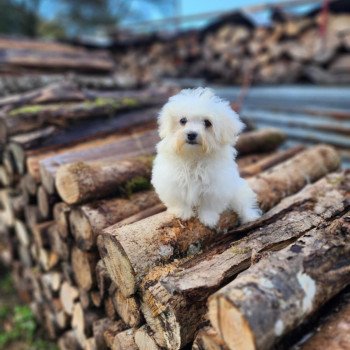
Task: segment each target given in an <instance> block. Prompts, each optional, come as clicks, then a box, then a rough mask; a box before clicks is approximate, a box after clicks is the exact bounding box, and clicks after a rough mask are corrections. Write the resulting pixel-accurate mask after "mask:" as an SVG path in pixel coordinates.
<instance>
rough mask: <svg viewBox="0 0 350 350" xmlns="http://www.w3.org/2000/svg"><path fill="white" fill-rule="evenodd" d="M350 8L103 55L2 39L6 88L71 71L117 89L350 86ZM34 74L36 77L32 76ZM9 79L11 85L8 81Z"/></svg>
mask: <svg viewBox="0 0 350 350" xmlns="http://www.w3.org/2000/svg"><path fill="white" fill-rule="evenodd" d="M349 13H350V6H349V3H348V2H347V1H346V0H334V1H331V2H330V4H329V13H326V14H325V12H324V11H322V10H321V9H320V8H317V9H315V10H313V11H311V12H310V13H306V14H303V15H295V14H294V15H292V14H290V13H287V12H286V13H284V12H282V10H280V9H274V8H271V18H270V21H269V24H268V25H266V26H262V25H261V24H259V23H255V22H254V21H253V19H252V18H251V17H248V16H246V15H245V14H244V13H243V12H233V13H228V14H226V15H224V16H222V17H219V18H216V19H215V20H214V21H213V22H212V23H209V24H208V25H207V26H206V27H204V28H201V29H196V30H191V31H188V32H182V33H179V34H176V35H170V36H169V35H168V36H164V34H163V33H160V34H152V35H150V36H139V37H138V36H136V37H135V38H134V39H132V40H128V41H121V39H116V40H115V42H114V43H113V44H112V45H110V46H109V48H108V49H105V50H96V49H95V50H91V49H90V50H89V49H87V48H84V47H82V46H77V45H76V46H74V45H68V44H63V43H57V42H43V41H34V40H28V39H27V40H25V39H9V38H0V78H1V79H0V90H1V87H3V88H5V90H6V91H12V92H13V91H14V89H20V90H22V91H23V90H25V89H26V88H27V87H28V86H31V88H33V87H35V86H36V87H39V86H42V83H43V81H46V82H47V81H50V80H51V81H52V80H54V81H56V80H57V79H60V78H59V75H58V73H73V74H74V80H75V81H76V82H78V83H79V84H82V85H85V86H89V87H93V88H97V87H99V88H104V89H113V88H116V87H123V88H127V87H138V86H144V85H148V84H151V83H154V82H156V81H159V80H162V79H164V78H201V79H203V78H204V79H206V80H207V81H208V82H220V83H225V84H231V85H232V84H247V82H249V83H252V84H281V83H295V82H302V83H305V82H308V83H318V84H346V83H349V82H350V39H349V38H350V34H349V33H350V24H349V23H350V14H349ZM28 73H30V74H31V75H32V76H31V78H30V79H28V78H27V77H26V74H28ZM9 78H10V80H8V79H9Z"/></svg>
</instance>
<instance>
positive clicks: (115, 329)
mask: <svg viewBox="0 0 350 350" xmlns="http://www.w3.org/2000/svg"><path fill="white" fill-rule="evenodd" d="M126 328H127V327H126V326H125V324H124V323H123V321H121V320H119V321H114V322H113V323H112V324H111V325H110V326H109V327H107V329H106V330H105V331H104V333H103V336H104V340H105V343H106V345H107V347H108V348H109V349H111V348H112V346H113V341H114V338H115V336H116V335H117V334H118V333H120V332H122V331H124V330H125V329H126Z"/></svg>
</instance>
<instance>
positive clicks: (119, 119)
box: [0, 108, 156, 174]
mask: <svg viewBox="0 0 350 350" xmlns="http://www.w3.org/2000/svg"><path fill="white" fill-rule="evenodd" d="M155 115H156V111H155V109H154V108H151V109H146V110H143V111H130V112H125V113H122V114H121V115H119V114H118V115H115V116H114V117H110V118H101V117H94V118H92V119H88V120H81V121H79V122H76V123H68V124H65V125H55V126H48V127H44V128H41V129H39V130H34V131H30V132H27V133H24V134H19V135H15V136H12V137H10V140H9V144H8V145H7V146H6V150H7V151H8V152H10V153H11V155H12V156H13V158H14V163H15V165H16V168H17V169H18V172H19V173H20V174H23V173H24V172H25V168H26V159H27V158H28V157H35V156H36V155H37V154H38V153H39V154H45V153H48V155H49V154H50V153H49V152H50V151H52V150H57V149H58V148H60V149H62V148H64V147H67V146H73V145H74V144H77V143H79V142H87V141H88V140H89V139H91V140H92V139H97V138H103V137H107V136H109V135H111V134H116V133H118V134H119V135H125V134H130V132H131V130H130V129H131V128H132V127H139V128H140V127H141V125H142V128H143V129H145V128H146V127H147V126H148V127H151V126H153V127H154V120H155ZM0 124H1V123H0ZM0 129H1V125H0ZM61 152H62V151H61ZM34 159H35V158H34ZM29 170H30V169H29Z"/></svg>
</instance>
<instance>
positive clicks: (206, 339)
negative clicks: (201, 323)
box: [135, 327, 228, 350]
mask: <svg viewBox="0 0 350 350" xmlns="http://www.w3.org/2000/svg"><path fill="white" fill-rule="evenodd" d="M135 339H136V336H135ZM227 349H228V348H227V346H226V344H225V342H224V341H223V339H222V338H221V337H220V336H219V335H218V334H217V333H216V332H215V330H214V329H213V328H212V327H205V328H203V329H201V330H200V331H199V332H198V334H197V336H196V339H195V340H194V342H193V346H192V350H227Z"/></svg>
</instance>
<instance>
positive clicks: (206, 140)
mask: <svg viewBox="0 0 350 350" xmlns="http://www.w3.org/2000/svg"><path fill="white" fill-rule="evenodd" d="M179 118H180V119H181V118H186V120H187V122H186V125H185V126H184V127H181V124H179ZM205 120H207V121H209V122H210V123H211V127H207V128H206V127H205ZM158 123H159V135H160V137H161V138H162V139H165V138H169V141H170V142H171V141H173V142H174V144H175V145H176V146H175V149H177V151H178V152H179V151H181V149H182V147H183V146H184V145H185V144H186V141H187V140H186V139H187V134H188V133H190V132H191V131H192V132H195V133H197V134H198V139H197V142H198V143H199V144H200V145H201V146H202V150H203V151H204V152H205V153H210V152H211V151H214V150H216V149H217V148H218V147H221V146H223V145H227V144H230V145H234V144H235V143H236V140H237V136H238V135H239V133H240V132H241V131H242V130H243V128H244V124H243V123H242V122H241V121H240V119H239V116H238V115H237V114H236V113H235V112H234V111H233V110H232V109H231V107H230V104H229V102H228V101H225V100H222V99H220V98H219V97H217V96H216V95H215V94H214V92H213V91H212V90H211V89H209V88H197V89H185V90H182V91H181V92H180V93H178V94H177V95H175V96H173V97H171V98H170V99H169V101H168V103H166V104H165V106H164V107H163V108H162V110H161V111H160V114H159V118H158Z"/></svg>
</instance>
